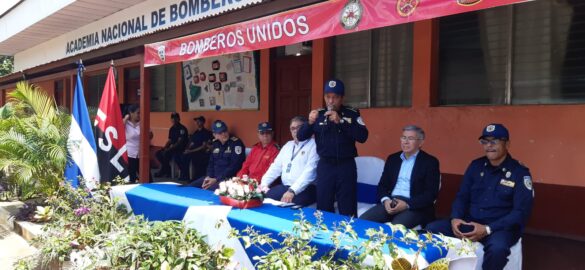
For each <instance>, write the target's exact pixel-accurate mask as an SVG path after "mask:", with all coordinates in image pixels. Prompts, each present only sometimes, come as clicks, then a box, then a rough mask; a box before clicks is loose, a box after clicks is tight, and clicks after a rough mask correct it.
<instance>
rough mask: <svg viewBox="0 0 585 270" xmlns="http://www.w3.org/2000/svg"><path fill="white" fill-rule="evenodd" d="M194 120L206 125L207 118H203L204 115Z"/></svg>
mask: <svg viewBox="0 0 585 270" xmlns="http://www.w3.org/2000/svg"><path fill="white" fill-rule="evenodd" d="M193 120H195V121H200V122H201V123H205V117H203V115H200V116H198V117H195V118H193Z"/></svg>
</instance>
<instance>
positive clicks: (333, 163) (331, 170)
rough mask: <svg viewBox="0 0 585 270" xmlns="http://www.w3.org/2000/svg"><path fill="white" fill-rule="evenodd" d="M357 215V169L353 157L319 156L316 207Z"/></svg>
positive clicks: (347, 214)
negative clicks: (338, 158)
mask: <svg viewBox="0 0 585 270" xmlns="http://www.w3.org/2000/svg"><path fill="white" fill-rule="evenodd" d="M335 201H337V208H338V209H339V213H340V214H342V215H346V216H354V217H355V216H357V171H356V166H355V160H354V159H353V158H347V159H341V160H336V159H334V160H330V159H326V158H321V159H320V160H319V163H317V209H319V210H323V211H328V212H333V213H334V212H335V207H334V203H335Z"/></svg>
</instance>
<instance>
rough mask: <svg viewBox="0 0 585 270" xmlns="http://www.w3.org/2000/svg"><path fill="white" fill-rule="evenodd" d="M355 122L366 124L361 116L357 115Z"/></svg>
mask: <svg viewBox="0 0 585 270" xmlns="http://www.w3.org/2000/svg"><path fill="white" fill-rule="evenodd" d="M357 122H358V124H360V125H362V126H365V125H366V123H365V122H364V119H363V118H362V117H361V116H358V118H357Z"/></svg>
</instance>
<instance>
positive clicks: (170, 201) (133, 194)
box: [111, 184, 474, 269]
mask: <svg viewBox="0 0 585 270" xmlns="http://www.w3.org/2000/svg"><path fill="white" fill-rule="evenodd" d="M111 195H112V197H114V198H118V200H119V202H120V203H121V204H124V205H126V206H127V207H128V209H131V210H132V212H133V213H134V214H136V215H144V217H145V218H147V219H148V220H151V221H156V220H160V221H163V220H184V221H185V222H186V223H187V225H188V226H190V227H192V228H195V229H197V230H198V231H200V232H201V233H202V234H205V235H207V241H208V243H209V244H210V245H212V246H213V245H226V246H230V247H232V248H234V249H235V251H236V255H235V257H236V260H237V261H238V262H239V263H240V265H241V267H242V268H246V269H253V268H254V267H253V261H252V260H251V258H253V257H254V256H256V255H264V254H263V253H262V252H261V251H260V250H258V249H256V248H254V247H250V248H248V249H244V248H243V246H242V244H241V243H240V241H239V240H237V239H228V237H227V235H228V233H229V231H230V230H231V229H232V228H235V229H238V230H240V231H241V230H243V229H245V228H246V227H248V226H253V227H254V229H255V230H257V231H259V232H260V233H270V234H271V236H272V237H273V238H275V239H279V236H278V234H279V233H280V232H283V231H288V232H292V228H293V226H294V220H298V219H299V216H298V215H299V213H300V211H302V212H303V214H304V216H305V217H306V219H307V220H308V221H310V222H312V223H314V222H315V221H316V219H315V217H314V212H315V211H316V210H315V209H312V208H303V209H301V210H296V209H290V208H282V207H278V206H275V205H272V204H267V203H265V204H263V205H262V206H260V207H257V208H252V209H237V208H232V207H229V206H225V205H222V204H221V202H220V200H219V197H218V196H217V195H215V194H213V192H211V191H208V190H202V189H199V188H194V187H180V186H178V185H174V184H141V185H124V186H115V187H113V188H112V191H111ZM341 221H349V218H348V217H346V216H342V215H338V214H334V213H329V212H323V223H324V224H325V225H327V227H329V228H333V227H334V225H335V224H339V223H340V222H341ZM218 225H221V226H218ZM352 226H353V229H354V230H355V232H356V233H357V235H358V240H357V241H358V242H357V243H353V244H359V243H360V242H363V241H366V240H367V239H368V237H367V236H366V230H367V229H369V228H374V229H378V228H382V229H383V230H384V231H385V232H387V233H388V234H391V233H392V229H391V227H390V226H387V225H384V224H380V223H375V222H371V221H366V220H360V219H355V220H354V221H353V224H352ZM311 243H312V244H313V245H314V246H315V247H316V248H317V251H318V253H317V256H319V255H323V254H325V253H327V252H328V251H330V250H331V249H332V248H333V247H334V245H333V243H332V241H331V240H330V237H329V235H327V233H321V234H318V235H317V236H316V237H315V238H314V239H313V240H312V241H311ZM394 243H395V244H396V245H397V246H398V247H399V251H400V253H401V255H403V256H404V257H406V258H414V254H415V253H416V251H417V247H416V246H415V245H407V244H406V243H404V242H402V241H398V240H396V241H394ZM347 252H348V251H345V253H343V252H342V253H341V254H340V256H345V255H347ZM386 252H388V250H386ZM449 254H450V255H449ZM446 256H451V258H450V259H451V260H452V259H453V258H456V257H457V255H455V254H454V252H453V251H452V250H447V249H445V248H438V247H432V246H429V247H426V248H425V249H424V250H423V251H422V252H421V254H420V255H419V260H418V264H419V266H421V268H424V267H425V266H426V265H427V264H428V263H431V262H433V261H435V260H437V259H440V258H443V257H446ZM465 259H466V260H460V261H461V262H459V263H458V264H459V265H461V266H462V267H461V268H460V269H466V268H467V267H469V264H470V263H474V258H471V257H466V258H465ZM470 259H471V260H470ZM453 265H454V264H452V267H451V269H454V267H453ZM464 265H465V266H464ZM464 267H465V268H464ZM457 268H459V267H457Z"/></svg>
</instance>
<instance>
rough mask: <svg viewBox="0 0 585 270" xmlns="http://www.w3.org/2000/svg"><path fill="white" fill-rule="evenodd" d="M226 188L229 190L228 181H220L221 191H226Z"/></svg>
mask: <svg viewBox="0 0 585 270" xmlns="http://www.w3.org/2000/svg"><path fill="white" fill-rule="evenodd" d="M226 190H227V185H226V183H225V182H220V183H219V191H221V192H226Z"/></svg>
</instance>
